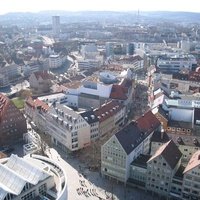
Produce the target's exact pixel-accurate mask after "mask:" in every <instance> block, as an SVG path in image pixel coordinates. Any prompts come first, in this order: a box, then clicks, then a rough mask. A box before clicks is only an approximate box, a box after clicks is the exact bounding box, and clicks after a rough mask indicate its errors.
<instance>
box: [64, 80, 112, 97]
mask: <svg viewBox="0 0 200 200" xmlns="http://www.w3.org/2000/svg"><path fill="white" fill-rule="evenodd" d="M111 90H112V84H110V85H105V84H103V83H98V82H92V81H87V80H86V81H84V82H83V84H82V85H80V86H78V87H77V88H69V89H68V91H67V92H68V94H67V95H79V94H81V93H86V94H91V95H96V96H100V97H104V98H109V97H110V93H111ZM74 98H75V97H74Z"/></svg>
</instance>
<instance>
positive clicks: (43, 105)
mask: <svg viewBox="0 0 200 200" xmlns="http://www.w3.org/2000/svg"><path fill="white" fill-rule="evenodd" d="M26 104H28V105H29V106H31V107H32V108H38V107H41V108H42V110H44V111H47V110H48V109H49V106H48V105H47V104H46V103H45V102H43V101H41V100H39V99H35V100H33V99H32V98H31V97H29V98H28V99H27V100H26Z"/></svg>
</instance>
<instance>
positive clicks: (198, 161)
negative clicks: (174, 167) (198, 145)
mask: <svg viewBox="0 0 200 200" xmlns="http://www.w3.org/2000/svg"><path fill="white" fill-rule="evenodd" d="M198 166H200V150H199V151H196V152H195V153H194V154H193V155H192V157H191V159H190V161H189V163H188V165H187V166H186V168H185V170H184V172H183V173H184V174H185V173H187V172H188V171H190V170H192V169H194V168H196V167H198Z"/></svg>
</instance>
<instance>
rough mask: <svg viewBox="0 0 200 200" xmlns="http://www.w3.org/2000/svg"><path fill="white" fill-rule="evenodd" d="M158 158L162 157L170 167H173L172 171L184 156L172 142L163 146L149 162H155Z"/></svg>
mask: <svg viewBox="0 0 200 200" xmlns="http://www.w3.org/2000/svg"><path fill="white" fill-rule="evenodd" d="M158 156H162V157H163V158H164V159H165V161H166V162H167V163H168V165H169V166H170V167H171V169H174V168H175V166H176V165H177V163H178V161H179V160H180V158H181V156H182V154H181V152H180V150H179V149H178V147H177V146H176V145H175V143H174V142H173V140H170V141H169V142H167V143H165V144H163V145H162V146H161V147H160V148H159V149H158V150H157V151H156V153H155V154H154V155H153V156H152V157H151V158H150V159H149V160H148V162H149V161H151V160H154V159H155V158H157V157H158Z"/></svg>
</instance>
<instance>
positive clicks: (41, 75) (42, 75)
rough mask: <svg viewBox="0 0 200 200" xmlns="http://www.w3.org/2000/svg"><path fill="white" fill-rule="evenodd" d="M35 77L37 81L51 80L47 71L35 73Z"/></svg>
mask: <svg viewBox="0 0 200 200" xmlns="http://www.w3.org/2000/svg"><path fill="white" fill-rule="evenodd" d="M34 75H35V77H36V79H37V80H38V79H39V78H42V79H43V80H47V79H50V75H49V73H48V72H47V71H39V72H34Z"/></svg>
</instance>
